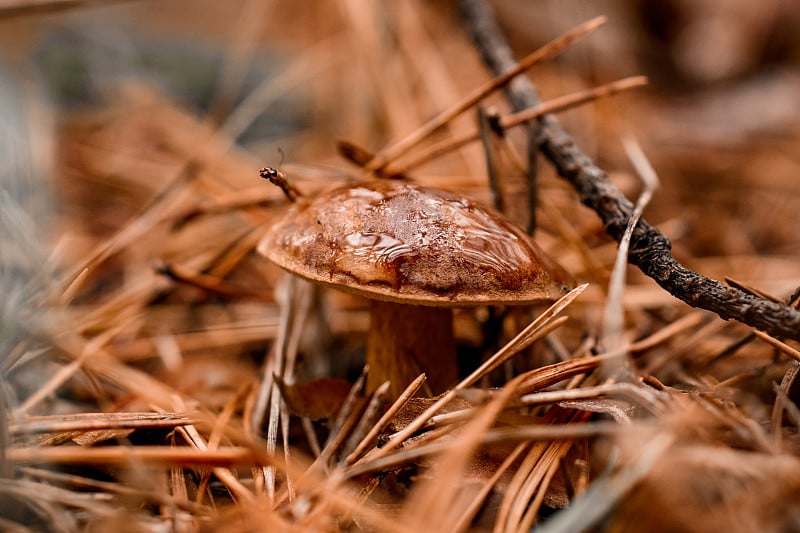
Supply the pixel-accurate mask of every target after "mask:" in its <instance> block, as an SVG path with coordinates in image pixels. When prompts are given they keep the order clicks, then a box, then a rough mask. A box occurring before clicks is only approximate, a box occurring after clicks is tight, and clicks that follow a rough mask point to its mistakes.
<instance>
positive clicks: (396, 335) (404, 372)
mask: <svg viewBox="0 0 800 533" xmlns="http://www.w3.org/2000/svg"><path fill="white" fill-rule="evenodd" d="M371 305H372V310H371V316H370V327H369V334H368V337H367V364H368V365H369V376H368V378H367V389H368V390H369V391H370V392H371V391H374V390H375V389H377V388H378V387H379V386H380V385H381V384H382V383H383V382H384V381H387V380H388V381H391V386H390V389H389V391H390V395H391V397H392V398H396V397H397V396H398V395H399V394H400V393H401V392H402V391H403V389H404V388H405V387H406V386H407V385H408V384H409V383H411V381H413V380H414V379H415V378H416V377H417V376H418V375H419V374H420V373H422V372H424V373H425V374H426V376H427V378H428V379H427V385H428V387H429V388H430V392H431V393H432V394H439V393H441V392H444V391H445V390H446V389H447V387H448V386H450V385H452V384H453V383H455V382H456V380H457V379H458V364H457V361H456V343H455V339H454V337H453V313H452V311H451V310H450V309H447V308H445V307H423V306H412V305H406V304H399V303H394V302H386V301H382V300H373V301H372V302H371Z"/></svg>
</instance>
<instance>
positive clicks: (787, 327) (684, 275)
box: [461, 0, 800, 340]
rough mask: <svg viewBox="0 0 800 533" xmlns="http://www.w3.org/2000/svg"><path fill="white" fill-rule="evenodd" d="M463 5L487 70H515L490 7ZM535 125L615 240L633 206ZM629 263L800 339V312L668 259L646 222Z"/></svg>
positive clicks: (528, 101) (527, 96)
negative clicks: (730, 285)
mask: <svg viewBox="0 0 800 533" xmlns="http://www.w3.org/2000/svg"><path fill="white" fill-rule="evenodd" d="M461 6H462V9H463V12H464V15H465V20H466V22H467V25H468V27H469V30H470V32H471V33H472V37H473V40H474V42H475V45H476V47H477V48H478V49H479V51H480V52H481V55H482V56H483V59H484V62H485V63H486V64H487V65H488V66H489V68H490V69H491V70H492V71H493V72H494V73H495V74H502V73H504V72H508V71H510V70H511V69H512V68H514V67H515V65H516V62H515V61H514V58H513V54H512V52H511V49H510V47H509V46H508V43H507V41H506V39H505V36H504V35H503V33H502V31H501V30H500V28H499V27H498V26H497V22H496V21H495V19H494V13H493V12H492V9H491V8H490V6H489V5H488V3H487V2H486V1H485V0H462V1H461ZM523 81H525V82H527V80H524V79H523ZM509 92H510V93H511V95H510V100H511V103H512V105H513V106H514V108H515V109H517V110H521V109H525V108H529V107H535V106H537V105H539V104H540V103H541V101H540V99H539V96H538V94H537V93H536V91H535V89H534V87H533V84H531V83H518V84H515V85H513V86H511V87H509ZM538 122H539V132H538V133H539V149H540V151H541V152H542V153H543V154H544V156H545V157H546V158H547V159H548V160H549V161H550V162H551V163H552V164H553V166H554V167H555V169H556V171H557V172H558V174H559V175H560V176H561V177H562V178H564V179H566V180H567V181H569V182H570V183H571V184H572V185H573V186H574V187H575V190H577V191H578V194H579V195H580V198H581V201H582V202H583V203H584V204H585V205H587V206H588V207H590V208H592V209H593V210H594V211H595V212H596V213H597V214H598V216H599V217H600V219H601V220H602V221H603V225H604V226H605V229H606V232H607V233H608V234H609V235H611V236H612V237H613V238H614V239H616V240H617V241H619V240H620V239H621V238H622V235H623V233H624V232H625V228H626V226H627V223H628V221H629V220H630V219H631V216H632V214H633V210H634V208H633V204H632V203H631V202H630V200H628V199H627V198H626V197H625V195H624V194H622V192H621V191H620V190H619V189H618V188H617V187H616V186H615V185H614V184H613V183H611V181H610V180H609V179H608V174H607V173H606V172H605V171H604V170H602V169H601V168H600V167H598V166H597V165H596V164H595V163H594V162H593V161H592V160H591V159H590V158H589V157H588V156H587V155H586V154H584V153H583V151H582V150H581V149H580V148H579V147H578V145H577V144H576V143H575V140H574V139H573V138H572V137H571V136H570V135H569V134H568V133H567V132H566V131H564V129H563V128H562V126H561V124H560V122H558V120H557V119H556V118H555V117H553V116H551V115H545V116H542V117H539V119H538ZM628 261H629V262H630V263H631V264H632V265H635V266H637V267H639V269H641V271H642V272H643V273H644V274H645V275H647V276H648V277H650V278H652V279H653V280H655V281H656V282H657V283H658V284H659V285H660V286H661V287H662V288H663V289H665V290H666V291H667V292H669V293H670V294H672V295H673V296H675V297H676V298H678V299H680V300H683V301H684V302H686V303H687V304H689V305H691V306H693V307H700V308H702V309H707V310H709V311H713V312H714V313H716V314H717V315H719V316H720V317H721V318H724V319H730V318H732V319H735V320H738V321H739V322H742V323H744V324H747V325H749V326H752V327H754V328H756V329H760V330H763V331H766V332H768V333H770V334H771V335H773V336H775V337H788V338H791V339H794V340H800V312H798V311H796V310H794V309H792V308H790V307H788V306H785V305H781V304H778V303H775V302H769V301H766V300H764V299H762V298H757V297H755V296H752V295H750V294H747V293H745V292H744V291H741V290H737V289H734V288H731V287H727V286H725V285H723V284H722V283H720V282H719V281H717V280H714V279H710V278H707V277H705V276H702V275H700V274H698V273H697V272H694V271H692V270H690V269H688V268H686V267H685V266H684V265H682V264H680V263H679V262H678V261H677V260H676V259H675V258H674V257H673V256H672V251H671V244H670V242H669V239H667V237H666V236H664V235H663V234H662V233H661V232H660V231H658V230H657V229H656V228H654V227H653V226H651V225H650V224H648V223H647V222H646V221H645V220H644V219H641V220H640V221H639V223H638V224H637V225H636V227H635V229H634V231H633V235H632V238H631V247H630V253H629V255H628Z"/></svg>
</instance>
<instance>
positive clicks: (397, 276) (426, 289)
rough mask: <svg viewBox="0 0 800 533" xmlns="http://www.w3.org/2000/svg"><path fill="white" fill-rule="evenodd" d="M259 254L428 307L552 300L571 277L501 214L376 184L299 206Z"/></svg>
mask: <svg viewBox="0 0 800 533" xmlns="http://www.w3.org/2000/svg"><path fill="white" fill-rule="evenodd" d="M258 251H259V252H260V253H261V254H262V255H264V256H266V257H267V258H268V259H270V260H271V261H273V262H274V263H276V264H277V265H279V266H281V267H283V268H284V269H286V270H288V271H290V272H292V273H294V274H297V275H299V276H301V277H304V278H307V279H309V280H312V281H315V282H319V283H322V284H326V285H330V286H333V287H335V288H337V289H339V290H344V291H348V292H351V293H355V294H358V295H361V296H365V297H367V298H373V299H380V300H388V301H393V302H398V303H408V304H416V305H428V306H448V307H449V306H468V305H480V304H523V303H531V302H536V301H542V300H551V299H555V298H558V297H560V296H561V295H563V293H564V291H565V289H567V288H569V287H570V286H571V285H572V280H571V278H570V276H569V275H568V274H567V273H566V272H565V271H564V269H563V268H561V267H560V266H559V265H558V264H557V263H556V262H555V261H553V260H552V259H550V258H549V257H548V256H547V255H546V254H545V253H544V252H543V251H542V250H541V249H540V248H539V247H538V246H537V245H536V243H534V242H533V240H531V239H530V237H528V235H526V234H525V233H524V232H523V231H522V230H520V229H519V228H517V227H516V226H515V225H514V224H513V223H511V222H509V221H508V220H507V219H505V218H504V217H503V216H502V215H500V214H499V213H496V212H494V211H492V210H489V209H487V208H485V207H482V206H480V205H478V204H475V203H474V202H471V201H470V200H466V199H464V198H459V197H457V196H455V195H453V194H450V193H447V192H444V191H440V190H436V189H432V188H428V187H421V186H417V185H411V184H408V183H405V182H399V181H386V180H383V181H381V180H375V181H370V182H364V183H359V184H357V185H348V186H344V187H339V188H336V189H334V190H332V191H330V192H328V193H326V194H322V195H320V196H318V197H316V198H312V199H309V200H305V199H301V200H299V201H298V203H296V204H295V205H294V206H293V207H292V208H291V210H290V211H289V212H288V213H287V215H286V216H285V217H284V218H283V219H282V220H280V221H278V223H277V224H276V225H275V226H274V227H273V228H272V229H271V231H270V232H269V233H268V234H267V236H266V237H265V238H264V239H263V240H262V241H261V242H260V243H259V245H258Z"/></svg>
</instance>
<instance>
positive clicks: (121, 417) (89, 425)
mask: <svg viewBox="0 0 800 533" xmlns="http://www.w3.org/2000/svg"><path fill="white" fill-rule="evenodd" d="M192 423H193V421H192V419H191V418H188V417H186V416H185V415H183V414H180V413H147V412H143V413H78V414H74V415H50V416H35V417H28V418H26V419H24V420H21V421H18V422H12V423H11V424H9V426H8V430H9V432H10V433H11V434H12V435H24V434H31V433H53V432H58V431H94V430H98V429H133V428H141V429H147V428H153V429H154V428H170V427H175V426H181V425H185V424H192Z"/></svg>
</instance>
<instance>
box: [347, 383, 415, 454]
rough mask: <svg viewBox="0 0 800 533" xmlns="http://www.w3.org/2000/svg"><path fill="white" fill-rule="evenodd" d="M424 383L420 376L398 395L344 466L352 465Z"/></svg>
mask: <svg viewBox="0 0 800 533" xmlns="http://www.w3.org/2000/svg"><path fill="white" fill-rule="evenodd" d="M424 382H425V374H420V375H419V376H418V377H417V379H415V380H414V381H412V382H411V383H410V384H409V385H408V387H406V389H405V390H404V391H403V392H402V393H400V396H398V397H397V399H396V400H395V401H394V403H393V404H392V405H391V406H390V407H389V408H388V409H387V410H386V412H385V413H383V416H381V418H380V419H379V420H378V421H377V422H375V424H374V425H373V426H372V430H370V432H369V433H367V434H366V435H364V438H363V439H361V442H359V443H358V445H357V446H356V447H355V449H354V450H353V451H352V452H351V453H350V455H348V456H347V457H346V458H345V461H344V464H345V465H346V466H351V465H353V464H354V463H355V462H356V461H357V460H358V459H359V458H360V457H361V456H362V455H363V454H364V452H365V451H366V450H367V448H368V447H369V446H371V445H373V444H374V441H375V439H376V438H377V436H378V434H379V433H380V432H381V431H383V430H384V428H386V426H387V425H388V424H389V422H391V421H392V419H393V418H394V417H395V416H396V415H397V413H398V412H399V411H400V409H402V408H403V407H404V406H405V405H406V404H407V403H408V401H409V400H410V399H411V398H412V397H413V396H414V395H415V394H416V393H417V391H419V389H420V387H422V384H423V383H424Z"/></svg>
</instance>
